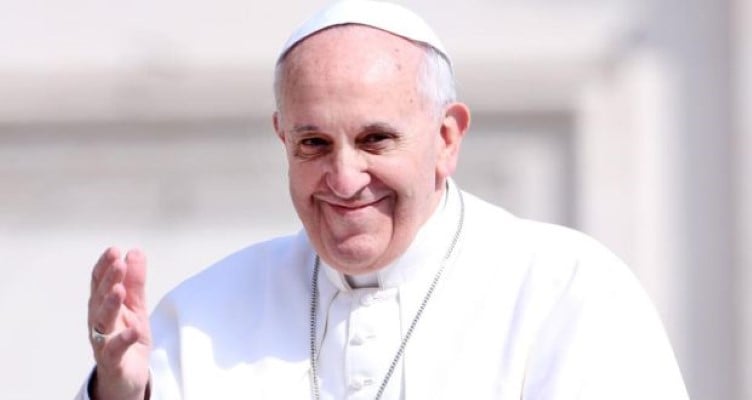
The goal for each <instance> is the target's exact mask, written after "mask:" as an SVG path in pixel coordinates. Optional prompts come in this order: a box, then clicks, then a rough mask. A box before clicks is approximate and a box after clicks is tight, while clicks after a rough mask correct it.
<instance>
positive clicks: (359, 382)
mask: <svg viewBox="0 0 752 400" xmlns="http://www.w3.org/2000/svg"><path fill="white" fill-rule="evenodd" d="M372 384H373V379H371V378H367V377H365V376H356V377H353V378H352V380H351V381H350V389H352V390H354V391H356V392H357V391H359V390H362V389H363V388H364V387H366V386H370V385H372Z"/></svg>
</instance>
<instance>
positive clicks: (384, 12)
mask: <svg viewBox="0 0 752 400" xmlns="http://www.w3.org/2000/svg"><path fill="white" fill-rule="evenodd" d="M344 24H359V25H367V26H371V27H374V28H378V29H381V30H383V31H387V32H389V33H392V34H394V35H397V36H402V37H404V38H406V39H409V40H412V41H416V42H421V43H425V44H428V45H430V46H431V47H433V48H435V49H436V50H438V51H439V52H440V53H441V54H443V55H444V57H445V58H446V59H447V61H449V63H450V64H451V59H450V58H449V53H447V51H446V49H445V47H444V44H443V43H442V42H441V40H440V39H439V37H438V36H437V35H436V33H434V31H433V29H431V27H430V26H429V25H428V24H427V23H426V22H425V21H424V20H423V18H421V17H420V16H419V15H417V14H415V13H414V12H412V11H410V10H408V9H407V8H405V7H402V6H400V5H398V4H394V3H388V2H384V1H374V0H343V1H339V2H337V3H334V4H332V5H330V6H329V7H326V8H324V9H322V10H321V11H319V12H318V13H316V14H315V15H314V16H313V17H311V18H310V19H308V20H307V21H306V22H304V23H303V24H302V25H301V26H300V27H299V28H298V29H296V30H295V32H293V34H292V35H290V37H289V38H288V39H287V42H285V44H284V46H282V50H281V51H280V52H279V57H278V58H277V61H279V60H280V59H282V58H284V56H285V54H287V52H288V51H289V50H290V49H291V48H292V47H294V46H295V45H296V44H297V43H298V42H300V41H301V40H303V39H305V38H307V37H308V36H310V35H312V34H314V33H316V32H318V31H321V30H324V29H326V28H330V27H332V26H336V25H344Z"/></svg>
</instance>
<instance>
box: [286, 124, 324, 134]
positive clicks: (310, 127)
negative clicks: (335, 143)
mask: <svg viewBox="0 0 752 400" xmlns="http://www.w3.org/2000/svg"><path fill="white" fill-rule="evenodd" d="M320 130H321V129H319V127H318V126H316V125H299V126H296V127H294V128H292V131H293V132H295V133H306V132H315V131H320Z"/></svg>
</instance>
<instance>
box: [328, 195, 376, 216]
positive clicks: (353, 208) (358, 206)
mask: <svg viewBox="0 0 752 400" xmlns="http://www.w3.org/2000/svg"><path fill="white" fill-rule="evenodd" d="M384 199H385V197H382V198H380V199H378V200H375V201H372V202H369V203H353V204H343V203H331V202H328V201H324V204H326V205H328V206H329V207H331V208H332V209H333V210H335V211H337V212H339V213H343V214H347V213H352V212H357V211H360V210H363V209H366V208H368V207H370V206H375V205H377V204H379V203H380V202H382V201H384Z"/></svg>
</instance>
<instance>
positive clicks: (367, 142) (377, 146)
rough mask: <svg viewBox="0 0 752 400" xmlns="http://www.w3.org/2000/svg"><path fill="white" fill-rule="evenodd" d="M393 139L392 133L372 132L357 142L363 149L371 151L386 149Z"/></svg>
mask: <svg viewBox="0 0 752 400" xmlns="http://www.w3.org/2000/svg"><path fill="white" fill-rule="evenodd" d="M393 139H394V135H392V134H390V133H385V132H372V133H368V134H366V135H364V136H363V137H361V138H360V140H359V141H358V142H359V143H360V145H361V146H362V147H363V148H364V149H365V150H367V151H372V152H373V151H383V150H386V149H387V148H388V147H389V145H390V144H391V143H392V142H393Z"/></svg>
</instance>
